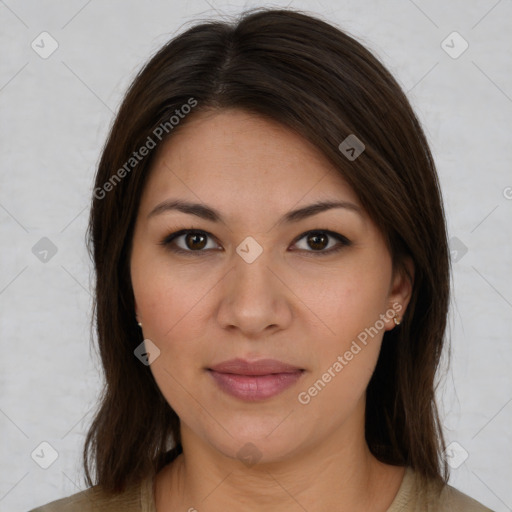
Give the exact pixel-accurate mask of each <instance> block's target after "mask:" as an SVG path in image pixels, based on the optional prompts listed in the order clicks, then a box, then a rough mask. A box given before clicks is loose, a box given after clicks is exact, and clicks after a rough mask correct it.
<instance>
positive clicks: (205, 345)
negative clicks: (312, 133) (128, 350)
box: [130, 110, 413, 512]
mask: <svg viewBox="0 0 512 512" xmlns="http://www.w3.org/2000/svg"><path fill="white" fill-rule="evenodd" d="M347 165H350V162H349V161H348V160H347ZM169 198H179V199H184V200H190V201H194V202H200V203H202V204H207V205H209V206H211V207H214V208H215V209H217V210H219V211H220V212H221V214H222V216H223V217H224V218H225V224H223V223H216V222H212V221H210V220H204V219H201V218H199V217H196V216H194V215H191V214H187V213H183V212H178V211H166V212H163V213H160V214H157V215H152V216H149V217H148V214H149V213H150V212H151V211H152V210H153V208H154V207H155V206H156V205H158V204H159V203H161V202H162V201H165V200H167V199H169ZM325 199H334V200H344V201H349V202H351V203H353V204H355V205H357V206H359V207H360V208H361V214H357V213H355V212H354V211H351V210H349V209H345V208H334V209H331V210H327V211H324V212H321V213H318V214H316V215H314V216H312V217H309V218H307V219H303V220H301V221H299V222H296V223H289V224H282V225H279V224H278V223H277V220H278V219H279V218H280V217H281V216H282V215H284V214H285V213H287V212H288V211H290V210H293V209H296V208H299V207H301V206H306V205H309V204H311V203H314V202H316V201H318V200H325ZM181 229H197V230H201V231H204V232H206V233H208V234H209V235H208V237H207V239H206V240H205V241H204V242H203V245H201V241H200V242H194V240H193V239H192V240H190V239H189V241H188V242H189V243H188V245H187V243H186V242H187V238H186V236H181V237H180V238H179V239H177V240H175V245H177V246H178V247H181V248H182V249H184V250H188V251H189V252H188V253H187V254H176V253H173V252H172V251H171V249H170V247H165V246H162V245H160V244H159V242H160V241H161V240H162V239H163V238H165V237H166V236H167V235H169V234H171V233H173V232H176V231H178V230H181ZM322 229H323V230H326V229H327V230H330V231H333V232H335V233H339V234H341V235H343V236H345V237H346V238H348V239H349V240H350V241H351V242H352V244H351V245H349V246H344V247H342V249H341V250H340V251H339V252H335V253H332V254H325V255H322V251H324V252H325V251H326V250H327V249H329V248H330V247H332V246H334V245H335V244H336V243H337V240H336V239H335V238H327V239H326V241H325V244H324V246H321V247H320V250H318V249H317V246H315V244H314V241H313V242H311V240H310V243H308V236H307V235H306V236H303V237H302V238H300V239H299V237H300V236H301V235H303V234H304V233H306V232H308V231H310V230H322ZM247 236H251V237H253V238H254V239H255V240H256V241H257V242H258V244H259V245H260V246H261V248H262V249H263V252H262V253H261V255H259V256H258V257H257V258H256V260H255V261H253V262H252V263H247V262H246V261H245V260H244V259H243V258H241V257H240V256H239V255H238V253H237V252H236V248H237V246H238V245H239V244H240V243H241V242H242V241H243V240H244V239H245V238H246V237H247ZM194 244H195V245H194ZM205 244H206V245H205ZM197 247H200V248H199V249H197ZM215 249H216V250H215ZM315 249H316V250H315ZM198 250H199V251H202V253H201V254H198ZM194 251H195V252H194ZM130 264H131V277H132V284H133V291H134V296H135V303H136V315H137V319H138V321H140V322H142V325H143V335H144V338H145V339H150V340H152V342H153V343H154V344H155V345H157V346H158V348H159V350H160V355H159V356H158V357H157V358H156V359H155V361H154V362H153V363H152V364H151V366H150V368H151V370H152V372H153V375H154V377H155V379H156V382H157V384H158V386H159V388H160V389H161V390H162V393H163V395H164V396H165V398H166V400H167V401H168V403H169V404H170V406H171V407H172V408H173V409H174V410H175V411H176V413H177V414H178V416H179V417H180V422H181V436H182V444H183V450H184V453H183V454H182V455H180V456H179V457H178V458H177V459H176V460H175V461H173V463H171V464H170V465H168V466H166V467H165V468H163V469H162V470H161V471H160V472H159V473H158V475H157V478H156V482H155V488H154V492H155V503H156V509H157V511H158V512H163V511H165V510H183V511H187V510H191V509H192V510H194V509H197V510H198V511H201V512H203V511H209V512H210V511H212V512H213V511H215V512H216V511H225V510H238V509H240V505H243V510H245V511H263V510H269V507H270V506H271V509H272V510H273V511H274V512H280V511H287V512H289V511H295V510H297V511H303V510H304V509H305V510H308V511H327V510H329V511H331V510H340V505H341V504H343V510H344V511H349V512H350V511H356V510H357V511H360V510H372V511H373V510H374V511H385V510H387V508H388V507H389V505H390V504H391V502H392V501H393V498H394V497H395V495H396V493H397V491H398V489H399V487H400V484H401V482H402V478H403V475H404V468H402V467H394V466H389V465H387V464H383V463H381V462H379V461H378V460H377V459H376V458H375V457H373V455H372V454H371V453H370V451H369V449H368V446H367V444H366V442H365V438H364V411H365V390H366V387H367V385H368V382H369V380H370V377H371V375H372V372H373V370H374V368H375V365H376V362H377V357H378V354H379V350H380V346H381V341H382V336H383V334H384V332H385V330H389V329H393V328H395V324H394V322H393V320H392V317H385V322H384V327H383V328H382V329H381V330H380V331H379V332H378V334H377V335H375V336H374V337H373V338H371V337H370V338H369V341H368V343H367V345H366V346H364V347H363V348H362V350H361V351H360V352H359V353H357V355H355V356H354V357H353V359H352V360H351V361H349V362H348V364H347V365H346V366H344V367H343V370H342V371H341V372H339V373H337V374H336V376H335V377H334V378H332V379H331V381H330V382H329V383H328V384H326V386H325V387H324V388H323V389H322V390H321V391H320V392H319V393H318V394H317V395H316V396H314V397H312V398H311V400H310V402H309V403H308V404H301V403H300V402H299V401H298V398H297V397H298V394H299V393H300V392H303V391H307V390H308V388H310V387H311V386H312V385H313V383H314V382H315V381H317V380H318V379H319V378H321V377H322V375H323V374H324V373H325V372H326V371H327V369H328V368H330V367H332V366H333V363H334V362H335V361H336V360H337V357H338V356H339V355H343V354H344V353H345V352H346V351H347V350H348V349H349V348H350V346H351V343H352V341H353V340H356V339H357V336H358V334H359V333H361V332H362V331H364V329H365V328H369V327H370V326H374V325H375V324H376V321H377V320H378V319H379V317H380V315H381V314H384V313H386V312H387V311H389V310H390V308H391V307H392V305H393V304H395V305H396V304H399V306H401V308H402V309H401V310H400V313H399V316H403V314H404V313H405V310H406V307H407V304H408V302H409V298H410V295H411V290H412V283H411V282H410V281H409V279H407V278H406V276H405V274H404V273H397V274H396V275H393V274H392V265H391V255H390V254H389V251H388V250H387V248H386V245H385V243H384V239H383V237H382V235H381V233H380V232H379V231H378V229H377V228H376V226H375V225H374V223H373V222H372V221H371V220H370V218H369V217H368V215H367V214H366V212H365V211H364V210H363V209H362V206H361V204H360V202H359V201H358V198H357V196H356V195H355V193H354V191H353V190H352V189H351V188H350V187H349V186H348V184H347V183H346V182H345V181H344V180H343V179H342V177H341V176H340V174H339V172H338V171H336V170H335V169H334V168H333V167H332V165H331V164H330V163H329V162H328V161H327V160H326V158H325V157H324V156H323V155H322V154H321V153H320V152H319V151H318V150H317V149H316V148H315V147H314V146H313V145H311V144H310V143H309V142H307V141H306V140H304V139H303V138H302V137H300V136H299V135H297V134H295V133H294V132H292V131H290V130H289V129H287V128H285V127H283V126H282V125H280V124H278V123H275V122H273V121H269V120H265V119H263V118H260V117H257V116H255V115H254V114H250V113H246V112H243V111H239V110H221V111H216V112H213V113H212V112H209V113H200V114H196V115H194V117H193V118H191V119H189V120H187V123H186V124H184V125H183V126H180V129H179V131H177V132H176V133H175V134H173V137H171V138H170V139H169V140H168V141H167V142H166V143H165V145H163V146H162V147H161V148H160V150H159V153H158V155H157V158H156V160H155V163H154V165H153V169H152V171H151V175H150V176H149V179H148V182H147V184H146V187H145V190H144V191H143V195H142V199H141V204H140V208H139V211H138V216H137V220H136V226H135V231H134V237H133V245H132V253H131V260H130ZM408 265H409V270H410V271H411V272H412V271H413V268H412V266H411V264H410V262H409V263H408ZM395 307H396V306H395ZM235 357H241V358H245V359H248V360H254V359H259V358H273V359H278V360H280V361H284V362H286V363H289V364H293V365H295V366H298V367H300V368H303V369H304V370H305V372H304V373H303V375H302V377H301V378H300V380H299V381H298V382H297V383H296V384H294V385H293V386H292V387H290V388H288V389H286V390H285V391H284V392H282V393H280V394H278V395H277V396H274V397H271V398H268V399H265V400H264V401H260V402H247V401H243V400H241V399H238V398H234V397H232V396H230V395H227V394H226V393H224V392H223V391H221V390H220V389H219V388H218V387H217V386H216V384H215V383H214V381H213V379H212V378H211V375H210V374H209V373H208V372H207V370H206V368H208V367H209V366H212V365H214V364H217V363H219V362H221V361H225V360H227V359H231V358H235ZM246 443H252V444H253V445H254V446H256V449H253V450H254V454H256V453H257V454H258V455H257V456H258V457H260V458H259V460H258V461H257V463H255V464H252V465H249V464H247V465H246V464H245V463H244V462H243V461H241V460H240V458H239V457H238V456H237V452H238V451H239V450H240V449H241V448H242V447H243V446H244V445H246ZM255 457H256V455H255Z"/></svg>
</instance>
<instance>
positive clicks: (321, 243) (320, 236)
mask: <svg viewBox="0 0 512 512" xmlns="http://www.w3.org/2000/svg"><path fill="white" fill-rule="evenodd" d="M326 238H327V237H326V236H325V235H323V234H318V233H316V234H312V235H310V236H309V238H308V242H311V241H313V242H312V244H311V243H310V246H311V248H312V249H323V248H324V247H325V246H326V244H325V242H326ZM319 240H322V241H319ZM315 245H316V246H317V247H315ZM318 245H319V247H318Z"/></svg>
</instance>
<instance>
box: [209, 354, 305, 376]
mask: <svg viewBox="0 0 512 512" xmlns="http://www.w3.org/2000/svg"><path fill="white" fill-rule="evenodd" d="M208 369H209V370H213V371H216V372H220V373H234V374H236V375H269V374H271V373H296V372H298V371H302V368H299V367H297V366H293V365H291V364H287V363H283V362H282V361H278V360H277V359H258V360H257V361H246V360H245V359H240V358H236V359H230V360H229V361H223V362H222V363H219V364H216V365H215V366H211V367H209V368H208Z"/></svg>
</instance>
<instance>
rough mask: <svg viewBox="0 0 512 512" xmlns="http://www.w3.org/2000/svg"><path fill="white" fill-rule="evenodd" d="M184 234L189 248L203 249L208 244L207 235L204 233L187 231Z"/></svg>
mask: <svg viewBox="0 0 512 512" xmlns="http://www.w3.org/2000/svg"><path fill="white" fill-rule="evenodd" d="M183 236H184V237H185V238H184V240H185V245H186V246H187V248H188V249H191V250H201V249H204V248H205V246H206V238H207V237H206V236H205V235H204V234H203V233H187V234H185V235H183Z"/></svg>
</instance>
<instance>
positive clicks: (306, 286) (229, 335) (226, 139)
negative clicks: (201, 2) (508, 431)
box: [36, 10, 489, 512]
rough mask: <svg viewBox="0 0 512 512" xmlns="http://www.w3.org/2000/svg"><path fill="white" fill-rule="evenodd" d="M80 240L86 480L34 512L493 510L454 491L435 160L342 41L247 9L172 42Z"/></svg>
mask: <svg viewBox="0 0 512 512" xmlns="http://www.w3.org/2000/svg"><path fill="white" fill-rule="evenodd" d="M89 235H90V242H91V248H92V255H93V259H94V263H95V268H96V304H95V308H96V310H95V312H96V317H97V318H96V322H97V334H98V340H99V347H100V353H101V357H102V362H103V367H104V370H105V377H106V387H105V392H104V394H103V396H102V399H101V404H100V407H99V409H98V412H97V414H96V416H95V419H94V421H93V424H92V426H91V428H90V431H89V433H88V436H87V439H86V444H85V449H84V464H85V472H86V478H87V483H88V485H89V486H92V487H91V488H90V489H88V490H86V491H83V492H80V493H77V494H75V495H73V496H71V497H69V498H64V499H62V500H59V501H56V502H53V503H51V504H48V505H46V506H43V507H41V508H39V509H36V510H38V511H50V510H56V511H61V510H62V511H74V510H77V511H78V510H80V511H84V510H106V511H118V510H119V511H121V510H122V511H131V510H133V511H135V510H146V511H153V512H154V511H156V512H163V511H167V510H173V511H174V510H189V511H194V510H198V511H218V510H219V511H220V510H230V509H235V508H240V506H242V507H243V510H248V511H260V510H272V511H281V510H283V511H284V510H286V511H289V510H307V511H311V512H312V511H323V510H343V511H356V510H357V511H360V510H368V511H389V512H396V511H399V510H400V511H409V510H411V511H412V510H415V511H418V510H436V511H438V510H441V511H443V510H450V511H453V510H464V511H485V510H489V509H488V508H486V507H484V506H483V505H481V504H479V503H477V502H476V501H474V500H473V499H471V498H470V497H468V496H466V495H464V494H462V493H461V492H459V491H457V490H456V489H454V488H453V487H451V486H449V485H447V481H448V476H449V475H448V467H447V464H446V461H445V458H444V455H443V452H444V449H445V444H444V439H443V433H442V426H441V423H440V420H439V416H438V412H437V408H436V402H435V393H434V384H435V376H436V369H437V367H438V363H439V359H440V356H441V352H442V348H443V342H444V336H445V327H446V317H447V312H448V305H449V279H450V262H449V251H448V247H447V238H446V227H445V218H444V212H443V205H442V197H441V192H440V189H439V182H438V178H437V175H436V170H435V165H434V162H433V159H432V155H431V153H430V150H429V147H428V144H427V141H426V138H425V135H424V133H423V131H422V128H421V126H420V124H419V122H418V120H417V118H416V117H415V115H414V113H413V111H412V109H411V106H410V104H409V103H408V101H407V99H406V97H405V95H404V94H403V92H402V91H401V89H400V87H399V86H398V84H397V83H396V81H395V80H394V79H393V78H392V76H391V75H390V74H389V72H388V71H387V70H386V69H385V68H384V67H383V66H382V64H381V63H379V62H378V61H377V60H376V58H375V57H374V56H372V55H371V54H370V53H369V52H368V50H366V49H365V48H364V47H363V46H361V44H359V43H358V42H357V41H355V40H354V39H353V38H351V37H350V36H348V35H347V34H345V33H344V32H342V31H340V30H339V29H337V28H335V27H333V26H331V25H329V24H327V23H326V22H323V21H321V20H319V19H317V18H315V17H311V16H308V15H305V14H302V13H299V12H293V11H287V10H258V11H255V12H253V13H250V14H245V15H244V16H243V17H241V19H240V20H239V21H238V22H237V23H236V24H234V25H230V24H227V23H221V22H216V21H215V22H209V23H204V24H199V25H196V26H194V27H192V28H191V29H189V30H188V31H186V32H185V33H183V34H182V35H180V36H178V37H176V38H175V39H173V40H171V41H170V42H169V43H168V44H167V45H166V46H164V47H163V48H162V49H161V50H160V51H159V52H158V53H157V54H156V55H155V56H154V57H153V58H152V59H151V60H150V61H149V62H148V63H147V65H146V66H145V67H144V68H143V69H142V70H141V72H140V73H139V74H138V76H137V77H136V79H135V80H134V82H133V84H132V85H131V87H130V89H129V91H128V93H127V95H126V97H125V100H124V102H123V104H122V106H121V108H120V111H119V114H118V116H117V118H116V120H115V123H114V125H113V127H112V130H111V133H110V136H109V139H108V141H107V144H106V146H105V148H104V151H103V155H102V158H101V161H100V164H99V168H98V172H97V176H96V184H95V190H94V198H93V204H92V210H91V217H90V225H89Z"/></svg>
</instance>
